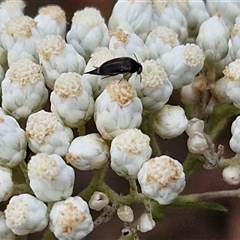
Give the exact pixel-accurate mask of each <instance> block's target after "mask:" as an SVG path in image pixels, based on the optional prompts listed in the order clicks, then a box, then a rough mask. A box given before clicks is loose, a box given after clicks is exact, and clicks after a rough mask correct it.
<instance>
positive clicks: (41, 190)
mask: <svg viewBox="0 0 240 240" xmlns="http://www.w3.org/2000/svg"><path fill="white" fill-rule="evenodd" d="M28 177H29V180H30V187H31V189H32V190H33V192H34V194H35V196H36V197H37V198H38V199H39V200H41V201H43V202H55V201H58V200H62V199H65V198H67V197H69V196H70V195H71V194H72V192H73V184H74V180H75V174H74V170H73V168H72V167H70V166H68V165H67V164H66V163H65V161H64V160H63V159H62V158H61V157H60V156H59V155H57V154H52V155H48V154H46V153H38V154H36V155H35V156H32V157H31V159H30V161H29V163H28Z"/></svg>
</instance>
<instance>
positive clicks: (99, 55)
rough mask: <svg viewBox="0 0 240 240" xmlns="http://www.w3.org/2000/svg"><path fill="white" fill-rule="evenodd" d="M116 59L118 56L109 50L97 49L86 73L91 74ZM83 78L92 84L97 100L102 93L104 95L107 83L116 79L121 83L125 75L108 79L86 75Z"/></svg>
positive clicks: (104, 48)
mask: <svg viewBox="0 0 240 240" xmlns="http://www.w3.org/2000/svg"><path fill="white" fill-rule="evenodd" d="M115 57H117V54H116V53H115V52H114V51H112V50H110V49H109V48H107V47H98V48H97V49H95V51H94V53H92V54H91V58H90V59H89V61H88V62H87V65H86V68H85V72H89V71H91V70H93V69H94V68H96V67H100V66H101V65H102V64H103V63H105V62H107V61H109V60H111V59H114V58H115ZM83 77H84V78H85V79H86V80H87V81H88V82H89V83H90V84H91V86H92V91H93V95H94V98H97V97H98V96H99V95H100V93H102V92H103V90H104V89H105V88H106V85H107V83H109V82H110V81H111V80H116V79H119V81H120V80H121V79H122V78H123V74H118V75H117V76H108V77H103V76H101V75H94V74H85V75H84V76H83Z"/></svg>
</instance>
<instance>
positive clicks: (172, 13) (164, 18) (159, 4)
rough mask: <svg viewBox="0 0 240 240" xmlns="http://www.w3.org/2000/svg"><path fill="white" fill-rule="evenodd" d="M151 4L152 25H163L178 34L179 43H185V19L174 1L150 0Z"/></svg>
mask: <svg viewBox="0 0 240 240" xmlns="http://www.w3.org/2000/svg"><path fill="white" fill-rule="evenodd" d="M152 4H153V16H152V19H153V21H152V25H153V27H157V26H165V27H168V28H170V29H172V30H173V31H174V32H176V33H177V34H178V39H179V41H180V42H181V43H185V42H186V40H187V37H188V31H187V25H188V23H187V19H186V17H185V16H184V14H183V13H182V12H181V11H180V10H179V8H178V7H177V5H176V4H175V2H174V1H168V3H167V4H166V2H164V1H159V0H152Z"/></svg>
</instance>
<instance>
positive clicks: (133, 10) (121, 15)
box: [108, 0, 153, 40]
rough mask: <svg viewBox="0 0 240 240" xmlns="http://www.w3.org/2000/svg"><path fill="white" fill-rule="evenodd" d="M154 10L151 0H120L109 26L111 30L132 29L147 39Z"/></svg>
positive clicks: (114, 9) (115, 6)
mask: <svg viewBox="0 0 240 240" xmlns="http://www.w3.org/2000/svg"><path fill="white" fill-rule="evenodd" d="M152 12H153V10H152V3H151V1H150V0H146V1H141V0H135V1H131V0H127V1H126V0H118V1H117V2H116V3H115V5H114V8H113V10H112V14H111V16H110V18H109V22H108V27H109V29H110V30H116V29H124V30H128V31H132V32H134V33H135V34H137V35H138V36H139V37H141V38H142V39H143V40H145V39H146V37H147V34H148V32H149V31H150V28H149V26H150V25H151V18H152Z"/></svg>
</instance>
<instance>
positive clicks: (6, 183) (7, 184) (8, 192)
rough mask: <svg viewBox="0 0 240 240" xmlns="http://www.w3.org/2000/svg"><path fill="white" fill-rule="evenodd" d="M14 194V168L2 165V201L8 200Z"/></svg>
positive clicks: (0, 193) (0, 179) (0, 169)
mask: <svg viewBox="0 0 240 240" xmlns="http://www.w3.org/2000/svg"><path fill="white" fill-rule="evenodd" d="M12 194H13V181H12V170H11V169H9V168H5V167H0V202H2V201H6V200H8V198H9V197H11V196H12Z"/></svg>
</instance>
